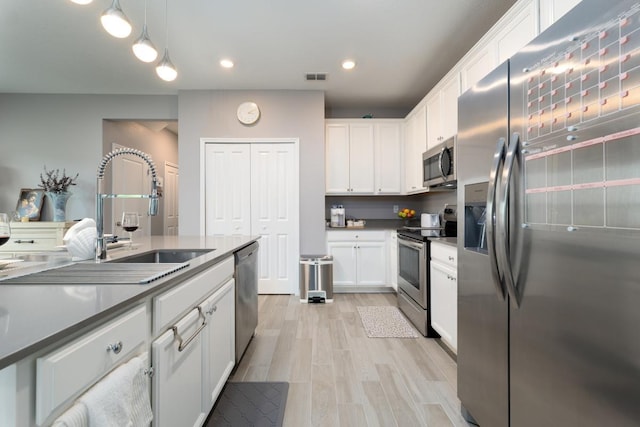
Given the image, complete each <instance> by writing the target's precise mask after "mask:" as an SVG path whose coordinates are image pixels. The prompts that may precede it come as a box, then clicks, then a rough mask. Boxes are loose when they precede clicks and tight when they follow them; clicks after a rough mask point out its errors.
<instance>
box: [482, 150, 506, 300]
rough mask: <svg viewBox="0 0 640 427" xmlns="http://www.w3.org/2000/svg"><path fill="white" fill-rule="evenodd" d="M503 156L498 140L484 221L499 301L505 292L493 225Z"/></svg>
mask: <svg viewBox="0 0 640 427" xmlns="http://www.w3.org/2000/svg"><path fill="white" fill-rule="evenodd" d="M505 155H506V144H505V139H504V138H500V139H498V145H497V147H496V151H495V153H494V154H493V164H492V166H491V172H490V173H489V189H488V191H487V207H486V215H487V218H486V220H485V224H486V232H487V250H488V251H489V258H490V262H491V276H493V284H494V285H495V288H496V294H497V295H498V298H500V299H501V300H503V299H504V298H505V290H504V287H503V285H502V277H501V276H500V270H499V267H498V257H497V256H496V234H495V230H494V225H495V218H496V194H497V187H498V178H499V174H500V169H501V167H502V166H504V158H505Z"/></svg>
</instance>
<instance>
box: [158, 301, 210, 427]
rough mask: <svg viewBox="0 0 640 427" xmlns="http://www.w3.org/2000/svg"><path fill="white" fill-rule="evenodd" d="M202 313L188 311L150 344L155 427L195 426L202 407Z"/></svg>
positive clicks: (199, 422) (203, 414)
mask: <svg viewBox="0 0 640 427" xmlns="http://www.w3.org/2000/svg"><path fill="white" fill-rule="evenodd" d="M203 325H204V326H205V327H206V322H205V317H204V314H203V313H202V312H201V310H199V309H198V308H194V309H193V310H191V311H190V312H189V313H188V314H187V315H186V316H185V317H183V318H182V319H180V320H179V321H178V322H176V323H175V324H174V325H173V328H175V330H172V329H170V330H168V331H167V332H165V333H164V334H162V335H161V336H160V337H159V338H158V339H157V340H155V341H154V342H153V344H152V345H151V357H152V359H153V370H154V372H153V381H152V384H153V386H152V396H153V397H152V407H153V425H154V427H175V426H184V427H192V426H194V427H198V426H201V425H202V424H203V423H204V420H205V418H206V416H207V413H206V412H204V410H203V407H202V389H203V387H202V381H203V377H202V356H203V351H202V335H201V332H202V327H203Z"/></svg>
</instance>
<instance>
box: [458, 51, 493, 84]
mask: <svg viewBox="0 0 640 427" xmlns="http://www.w3.org/2000/svg"><path fill="white" fill-rule="evenodd" d="M496 65H498V64H497V61H496V57H495V55H494V54H493V49H491V47H490V46H488V45H484V46H482V47H479V48H478V49H476V50H475V51H474V52H473V53H472V54H471V55H470V56H469V57H466V58H465V59H463V62H462V64H461V66H460V83H461V85H462V88H461V93H464V92H466V90H467V89H469V88H470V87H471V86H473V85H474V84H476V83H477V82H478V81H480V79H482V78H483V77H484V76H486V75H487V74H489V72H490V71H491V70H493V69H494V68H495V67H496Z"/></svg>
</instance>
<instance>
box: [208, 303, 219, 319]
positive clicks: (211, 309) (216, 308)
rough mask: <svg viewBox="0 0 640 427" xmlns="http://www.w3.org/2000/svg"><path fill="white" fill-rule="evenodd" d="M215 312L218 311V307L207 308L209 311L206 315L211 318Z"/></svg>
mask: <svg viewBox="0 0 640 427" xmlns="http://www.w3.org/2000/svg"><path fill="white" fill-rule="evenodd" d="M217 310H218V306H217V305H214V306H212V307H211V308H209V310H207V314H208V315H209V316H211V315H212V314H213V313H215V312H216V311H217Z"/></svg>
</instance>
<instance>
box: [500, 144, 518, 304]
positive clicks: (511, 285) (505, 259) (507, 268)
mask: <svg viewBox="0 0 640 427" xmlns="http://www.w3.org/2000/svg"><path fill="white" fill-rule="evenodd" d="M519 148H520V134H519V133H517V132H515V133H514V134H513V135H512V137H511V143H510V144H509V148H508V150H507V157H506V158H505V161H504V167H503V168H502V187H501V189H502V194H501V195H500V198H499V203H498V209H497V211H498V215H497V217H496V228H497V230H498V233H497V234H498V236H499V240H500V245H499V246H498V251H497V252H498V256H499V258H500V265H501V266H502V269H503V272H502V276H503V278H504V283H505V284H506V286H507V290H508V291H509V295H510V296H511V298H510V299H511V302H512V304H513V306H514V308H518V307H520V296H519V295H518V289H517V288H516V284H515V281H514V279H513V267H512V265H511V261H510V260H509V236H508V232H507V229H508V227H509V209H508V203H509V197H508V195H509V190H510V188H511V174H512V172H513V164H514V161H515V158H516V156H517V155H518V150H519Z"/></svg>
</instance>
